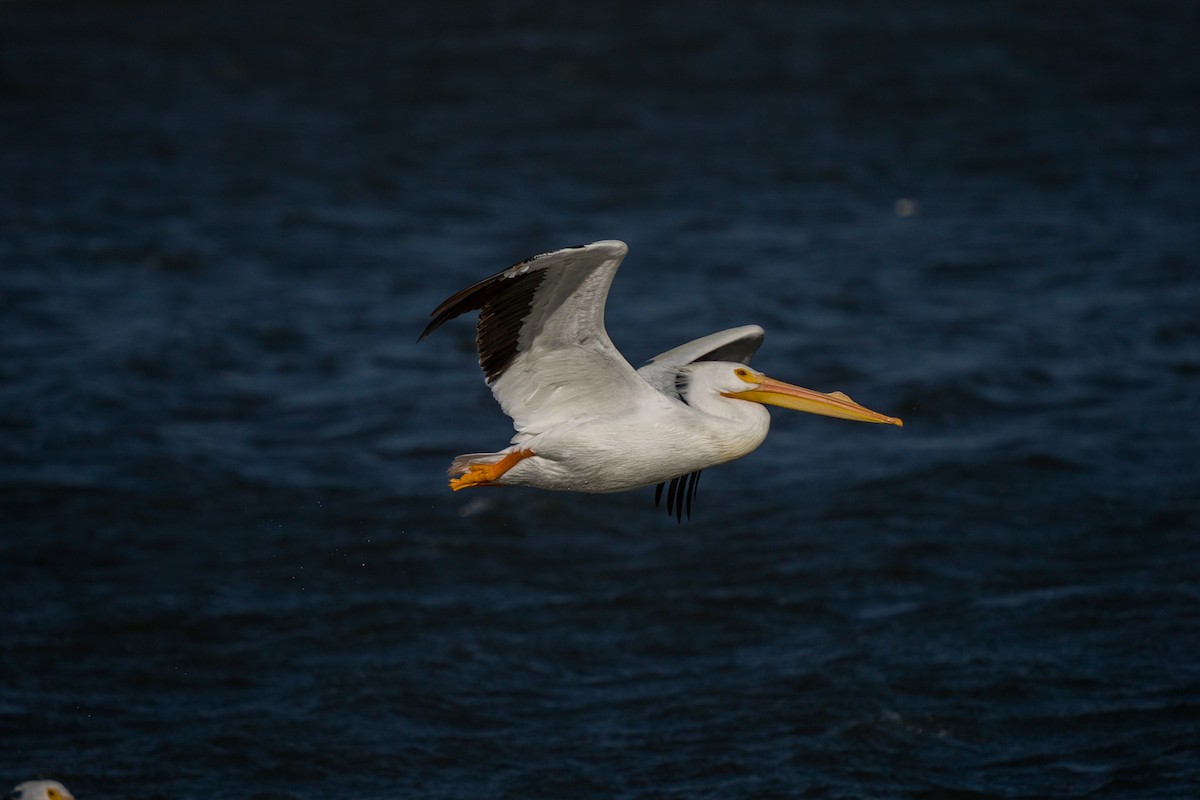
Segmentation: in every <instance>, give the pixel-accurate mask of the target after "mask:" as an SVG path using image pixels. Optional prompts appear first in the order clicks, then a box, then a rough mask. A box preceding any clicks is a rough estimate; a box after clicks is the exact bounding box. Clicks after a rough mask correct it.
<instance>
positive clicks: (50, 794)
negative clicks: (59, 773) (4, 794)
mask: <svg viewBox="0 0 1200 800" xmlns="http://www.w3.org/2000/svg"><path fill="white" fill-rule="evenodd" d="M12 800H75V798H74V797H73V796H72V795H71V793H70V792H68V791H67V787H65V786H63V785H62V784H61V783H59V782H58V781H25V782H24V783H22V784H20V785H19V786H17V787H15V788H14V789H13V790H12Z"/></svg>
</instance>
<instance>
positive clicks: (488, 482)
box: [450, 450, 534, 492]
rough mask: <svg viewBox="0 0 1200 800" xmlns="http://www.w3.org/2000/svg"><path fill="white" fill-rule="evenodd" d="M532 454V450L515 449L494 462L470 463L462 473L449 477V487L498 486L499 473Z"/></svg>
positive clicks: (456, 489)
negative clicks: (455, 476)
mask: <svg viewBox="0 0 1200 800" xmlns="http://www.w3.org/2000/svg"><path fill="white" fill-rule="evenodd" d="M533 454H534V453H533V451H532V450H517V451H515V452H512V453H509V454H508V455H506V456H505V457H504V458H502V459H500V460H499V461H497V462H496V463H495V464H472V465H471V466H469V467H467V471H466V472H464V473H463V474H462V475H460V476H458V477H457V478H451V479H450V488H451V489H453V490H454V491H456V492H457V491H458V490H459V489H469V488H471V487H472V486H498V485H499V484H497V483H496V481H497V480H499V479H500V476H501V475H503V474H504V473H506V472H508V471H509V470H510V469H512V468H513V467H515V466H516V465H517V463H518V462H520V461H524V460H525V459H527V458H529V457H530V456H532V455H533Z"/></svg>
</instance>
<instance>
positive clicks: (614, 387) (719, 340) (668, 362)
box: [421, 240, 901, 513]
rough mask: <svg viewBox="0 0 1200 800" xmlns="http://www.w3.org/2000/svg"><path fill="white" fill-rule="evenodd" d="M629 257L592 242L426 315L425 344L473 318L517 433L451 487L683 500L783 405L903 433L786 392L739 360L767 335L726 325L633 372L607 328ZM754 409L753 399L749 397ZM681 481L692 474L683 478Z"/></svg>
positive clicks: (463, 463)
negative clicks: (612, 290)
mask: <svg viewBox="0 0 1200 800" xmlns="http://www.w3.org/2000/svg"><path fill="white" fill-rule="evenodd" d="M627 250H628V248H627V247H626V246H625V243H624V242H618V241H611V240H610V241H601V242H594V243H593V244H589V245H584V246H581V247H572V248H566V249H563V250H556V251H554V252H550V253H543V254H542V255H538V256H534V257H533V258H530V259H528V260H526V261H522V262H520V263H518V264H515V265H514V266H512V267H510V268H509V269H506V270H504V271H503V272H499V273H497V274H496V275H493V276H492V277H490V278H487V279H485V280H483V281H480V282H479V283H477V284H475V285H473V286H470V287H468V288H466V289H464V290H462V291H461V292H459V293H457V294H455V295H454V296H452V297H450V298H449V299H447V300H446V301H445V302H443V303H442V304H441V305H440V306H438V308H437V309H435V310H434V312H433V314H432V315H431V316H432V317H433V321H432V322H430V323H429V326H428V327H427V328H426V329H425V331H424V333H422V334H421V338H422V339H423V338H425V336H427V335H429V334H430V333H431V332H433V331H434V330H435V329H436V328H438V327H439V326H440V325H442V324H443V323H444V322H446V321H448V320H450V319H453V318H454V317H457V316H459V315H460V314H463V313H466V312H467V311H473V310H479V311H480V317H479V325H478V331H477V336H476V345H477V348H478V350H479V363H480V366H481V367H482V368H483V371H484V376H485V378H486V380H487V383H488V385H489V386H490V387H491V389H492V394H493V395H494V396H495V398H496V400H497V401H498V402H499V403H500V407H501V408H502V409H503V410H504V413H506V414H508V416H510V417H512V420H513V425H514V427H515V428H516V430H517V433H516V435H515V436H514V437H513V438H512V442H511V446H509V447H507V448H505V449H503V450H500V451H498V452H494V453H470V454H466V455H461V456H459V457H458V458H456V459H454V462H453V463H452V464H451V467H450V473H451V475H453V476H457V477H454V478H452V480H451V481H450V486H451V488H453V489H454V490H455V491H457V490H459V489H465V488H468V487H472V486H483V485H505V484H513V485H521V486H534V487H537V488H540V489H554V490H565V491H577V492H620V491H625V490H628V489H636V488H639V487H642V486H651V485H654V484H660V487H659V490H660V492H661V489H662V487H661V484H663V483H664V482H666V481H671V482H672V486H671V489H672V492H671V494H672V497H671V499H669V500H668V510H670V509H671V506H672V504H674V505H675V508H676V512H677V513H679V512H681V510H682V502H683V500H682V498H683V495H684V491H682V490H681V491H680V492H679V493H678V497H679V500H678V502H675V499H674V498H675V489H676V488H677V486H679V485H680V484H679V483H678V482H679V480H680V479H683V480H686V481H687V494H688V504H689V508H690V503H691V495H692V493H694V490H695V480H696V476H697V474H698V473H699V471H700V470H702V469H705V468H707V467H711V466H715V465H717V464H723V463H725V462H726V461H732V460H733V459H735V458H740V457H742V456H744V455H746V454H747V453H750V452H751V451H753V450H754V449H755V448H757V447H758V446H759V445H760V444H761V443H762V441H763V439H765V438H766V435H767V430H768V428H769V427H770V424H771V418H770V414H769V413H768V412H767V410H766V409H765V408H764V407H763V406H762V405H761V404H762V403H769V404H771V405H781V406H784V407H788V408H794V409H797V410H802V411H809V412H813V413H818V414H825V415H827V416H836V417H843V418H846V419H855V420H861V421H864V422H884V423H891V424H893V425H900V424H901V422H900V420H898V419H895V418H893V417H887V416H884V415H883V414H879V413H876V412H874V411H870V410H868V409H866V408H863V407H862V406H860V405H858V404H857V403H855V402H854V401H853V400H851V399H850V398H849V397H847V396H846V395H844V394H841V393H840V392H834V393H832V394H823V393H821V392H815V391H812V390H811V389H802V388H800V387H798V386H792V385H790V384H786V383H782V382H780V381H775V380H772V379H771V378H767V377H766V376H765V375H763V374H762V373H760V372H757V371H755V370H753V369H750V368H749V367H748V366H747V364H748V363H749V361H750V357H751V356H752V355H753V354H754V353H755V351H757V350H758V347H759V345H760V344H761V343H762V340H763V330H762V328H760V327H758V326H757V325H747V326H743V327H740V328H731V329H729V330H726V331H721V332H719V333H714V334H711V335H709V336H705V337H704V338H702V339H697V340H695V341H693V342H689V343H687V344H685V345H682V346H680V347H677V348H675V349H673V350H669V351H667V352H666V353H663V354H661V355H659V356H656V357H655V358H654V359H652V360H651V361H650V362H649V363H648V364H646V365H645V366H644V367H642V368H641V369H639V370H635V369H634V368H633V367H632V366H631V365H630V364H629V362H628V361H626V360H625V359H624V358H623V357H622V356H621V354H620V353H619V352H618V351H617V349H616V347H614V346H613V343H612V341H611V340H610V339H609V338H608V333H607V331H606V330H605V328H604V303H605V300H606V299H607V297H608V290H609V286H610V285H611V284H612V280H613V276H614V275H615V274H616V272H617V268H618V266H620V264H621V260H622V259H623V258H624V257H625V253H626V252H627ZM748 401H749V402H748ZM685 476H688V477H686V478H685Z"/></svg>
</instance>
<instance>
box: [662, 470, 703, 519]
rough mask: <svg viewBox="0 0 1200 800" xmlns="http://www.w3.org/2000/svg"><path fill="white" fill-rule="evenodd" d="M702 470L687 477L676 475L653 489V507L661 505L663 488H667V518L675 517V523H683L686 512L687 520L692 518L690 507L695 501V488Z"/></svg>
mask: <svg viewBox="0 0 1200 800" xmlns="http://www.w3.org/2000/svg"><path fill="white" fill-rule="evenodd" d="M701 471H702V470H696V471H695V472H690V473H688V474H687V475H678V476H676V477H674V478H671V480H670V482H669V483H668V482H667V481H663V482H662V483H660V484H658V485H657V486H656V487H654V505H655V506H656V507H657V506H659V505H661V504H662V496H663V487H664V486H665V487H666V488H667V516H670V517H675V519H676V521H677V522H680V523H682V522H683V515H684V513H685V512H686V513H687V518H688V519H691V518H692V505H693V504H694V503H695V501H696V487H697V486H698V485H699V484H700V473H701Z"/></svg>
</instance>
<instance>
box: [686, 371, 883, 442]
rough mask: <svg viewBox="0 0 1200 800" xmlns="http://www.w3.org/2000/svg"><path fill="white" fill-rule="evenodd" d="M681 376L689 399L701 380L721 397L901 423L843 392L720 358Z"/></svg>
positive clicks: (860, 420) (811, 411)
mask: <svg viewBox="0 0 1200 800" xmlns="http://www.w3.org/2000/svg"><path fill="white" fill-rule="evenodd" d="M680 376H681V377H682V378H683V379H684V381H685V385H683V386H680V387H679V388H680V396H682V397H684V398H685V399H686V400H688V401H689V402H690V401H691V397H692V395H691V393H692V392H694V391H695V390H697V389H699V388H700V387H699V386H697V385H695V383H699V382H702V383H703V384H705V388H707V389H708V390H709V391H715V392H716V393H717V394H719V395H720V396H721V397H728V398H731V399H734V400H746V401H750V402H752V403H761V404H763V405H770V406H780V407H781V408H790V409H793V410H795V411H807V412H808V413H810V414H821V415H823V416H826V417H839V418H841V419H850V420H856V421H858V422H879V423H885V424H888V425H898V426H903V425H904V423H903V422H902V421H901V420H900V419H899V418H897V417H889V416H887V415H886V414H880V413H879V412H878V411H872V410H871V409H869V408H866V407H865V406H861V405H859V404H858V403H856V402H854V401H853V400H851V399H850V397H849V396H848V395H846V394H844V393H842V392H830V393H828V394H826V393H825V392H818V391H815V390H813V389H805V388H803V387H801V386H794V385H792V384H790V383H784V382H783V381H777V380H775V379H774V378H768V377H767V376H766V375H764V374H762V373H761V372H759V371H758V370H756V369H751V368H750V367H747V366H746V365H744V364H737V363H729V362H723V361H708V362H698V363H695V364H692V365H690V366H689V367H687V368H685V370H681V372H680ZM694 382H695V383H694Z"/></svg>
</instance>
